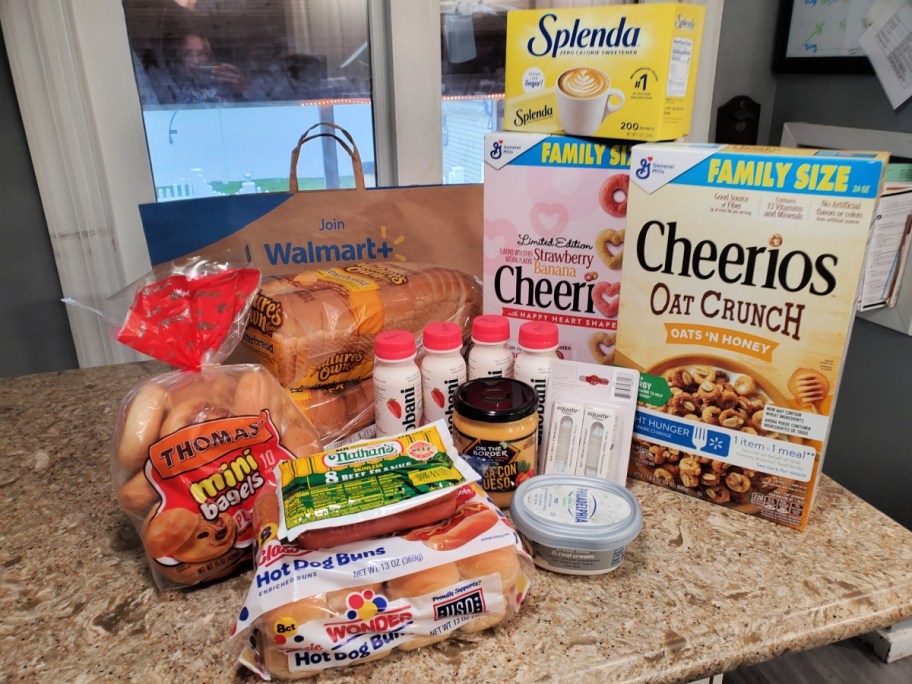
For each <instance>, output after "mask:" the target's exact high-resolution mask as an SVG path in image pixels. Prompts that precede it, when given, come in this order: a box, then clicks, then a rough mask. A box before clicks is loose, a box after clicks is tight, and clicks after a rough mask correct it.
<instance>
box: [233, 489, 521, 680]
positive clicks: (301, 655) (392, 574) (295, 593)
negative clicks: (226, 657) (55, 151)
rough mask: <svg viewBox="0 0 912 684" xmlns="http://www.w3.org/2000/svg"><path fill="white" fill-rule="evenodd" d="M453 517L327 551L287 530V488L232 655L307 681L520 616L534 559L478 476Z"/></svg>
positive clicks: (258, 512)
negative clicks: (307, 545)
mask: <svg viewBox="0 0 912 684" xmlns="http://www.w3.org/2000/svg"><path fill="white" fill-rule="evenodd" d="M457 500H458V505H457V508H456V512H455V513H454V515H452V516H451V517H449V518H447V519H446V520H443V521H441V522H439V523H436V524H433V525H427V526H424V527H419V528H415V529H412V530H410V531H408V532H404V533H401V534H399V535H396V536H388V537H381V538H374V539H367V540H361V541H358V542H354V543H351V544H344V545H341V546H336V547H332V548H327V549H321V550H318V551H307V550H302V549H301V548H299V547H297V546H295V545H292V544H288V543H287V542H285V541H284V540H282V539H281V538H280V537H279V536H278V530H279V510H278V500H277V499H276V498H275V497H261V498H260V499H259V500H258V501H257V504H256V507H255V509H254V526H255V527H256V529H257V530H258V533H257V550H256V565H257V567H256V571H255V573H254V577H253V582H252V583H251V586H250V590H249V592H248V594H247V598H246V599H245V601H244V605H243V606H242V608H241V611H240V613H239V615H238V620H237V623H236V625H235V628H234V631H233V632H232V636H231V640H230V649H231V652H232V655H233V656H234V657H236V658H238V660H239V661H240V662H241V663H243V664H244V665H245V666H246V667H248V668H250V669H251V670H253V671H254V672H256V673H258V674H259V675H260V676H262V677H263V678H264V679H269V678H271V677H282V678H286V679H297V678H302V677H309V676H312V675H315V674H318V673H319V672H321V671H323V670H326V669H329V668H336V667H342V666H345V665H350V664H354V663H365V662H369V661H372V660H377V659H380V658H384V657H386V656H388V655H390V654H392V653H393V652H394V651H397V650H400V651H410V650H413V649H416V648H419V647H421V646H426V645H428V644H432V643H435V642H438V641H442V640H444V639H447V638H450V637H454V636H455V637H458V636H460V635H465V634H468V633H473V632H478V631H481V630H483V629H486V628H488V627H492V626H493V625H496V624H498V623H499V622H501V621H504V620H507V619H509V618H511V617H512V616H513V615H514V614H515V613H516V612H517V611H518V610H519V607H520V605H521V604H522V602H523V599H524V598H525V596H526V594H527V592H528V589H529V585H530V580H531V578H532V573H533V569H532V563H531V560H530V559H529V557H528V556H527V555H526V553H525V552H524V551H523V549H522V546H521V545H520V543H519V541H518V538H517V536H516V533H515V532H514V530H513V527H512V526H511V525H510V524H509V523H508V522H507V520H506V518H504V516H503V514H501V512H500V511H499V510H498V508H497V507H496V506H495V505H494V504H493V503H492V502H491V500H490V499H488V498H487V497H486V496H485V494H484V492H483V491H482V490H481V488H480V487H479V486H478V485H477V484H467V485H463V486H462V487H460V488H459V490H458V495H457Z"/></svg>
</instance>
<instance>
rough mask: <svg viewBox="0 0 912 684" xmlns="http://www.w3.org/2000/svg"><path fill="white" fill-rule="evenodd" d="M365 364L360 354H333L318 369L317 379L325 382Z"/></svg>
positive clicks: (362, 355)
mask: <svg viewBox="0 0 912 684" xmlns="http://www.w3.org/2000/svg"><path fill="white" fill-rule="evenodd" d="M363 362H364V354H362V353H360V352H342V353H339V354H333V355H332V356H330V357H329V358H328V359H326V361H324V362H323V363H321V364H320V365H319V366H318V367H317V377H318V378H319V379H320V381H322V382H325V381H327V380H329V379H330V378H332V377H333V376H335V375H342V374H343V373H348V372H349V371H351V370H354V369H355V368H357V367H358V366H359V365H360V364H362V363H363Z"/></svg>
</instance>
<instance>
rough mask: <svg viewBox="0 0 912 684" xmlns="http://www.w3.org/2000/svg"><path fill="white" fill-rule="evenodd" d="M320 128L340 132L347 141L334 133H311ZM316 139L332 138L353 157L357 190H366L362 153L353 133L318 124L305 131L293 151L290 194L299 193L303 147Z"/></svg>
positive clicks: (329, 124)
mask: <svg viewBox="0 0 912 684" xmlns="http://www.w3.org/2000/svg"><path fill="white" fill-rule="evenodd" d="M320 126H327V127H329V128H333V129H335V130H337V131H339V133H341V134H342V136H344V138H345V139H344V140H343V138H341V137H339V136H338V135H336V134H335V133H332V132H329V133H322V132H321V133H311V131H313V130H314V129H315V128H319V127H320ZM316 138H332V139H333V140H335V141H336V142H337V143H339V145H341V146H342V149H344V150H345V151H346V152H348V156H349V157H351V160H352V171H353V172H354V174H355V189H356V190H364V169H363V168H362V166H361V153H360V152H358V146H357V145H356V144H355V139H354V138H352V136H351V133H349V132H348V131H346V130H345V129H344V128H342V127H341V126H337V125H336V124H332V123H317V124H314V125H313V126H311V127H310V128H308V129H307V130H306V131H304V134H303V135H302V136H301V137H300V138H299V139H298V144H297V145H296V146H295V148H294V149H293V150H292V151H291V172H290V173H289V174H288V192H291V193H295V192H298V158H299V157H300V155H301V146H302V145H304V143H306V142H308V141H309V140H315V139H316Z"/></svg>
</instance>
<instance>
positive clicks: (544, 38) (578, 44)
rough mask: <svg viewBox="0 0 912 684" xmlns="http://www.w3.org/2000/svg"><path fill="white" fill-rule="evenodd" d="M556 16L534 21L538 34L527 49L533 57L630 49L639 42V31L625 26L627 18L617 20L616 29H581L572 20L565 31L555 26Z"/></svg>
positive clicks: (583, 27) (546, 15)
mask: <svg viewBox="0 0 912 684" xmlns="http://www.w3.org/2000/svg"><path fill="white" fill-rule="evenodd" d="M557 24H558V18H557V15H556V14H551V13H548V14H544V15H542V18H541V19H539V21H538V31H539V35H536V36H533V37H532V38H530V39H529V43H528V45H527V48H528V50H529V53H530V54H532V55H534V56H535V57H544V56H545V55H549V54H550V55H551V57H557V56H558V54H559V53H560V52H571V51H573V50H591V49H593V48H631V47H636V46H637V43H638V42H639V39H640V29H639V27H635V26H627V17H621V20H620V21H619V22H618V24H617V26H612V27H607V26H582V25H581V22H580V19H576V20H574V22H573V25H572V26H571V27H569V28H567V27H559V26H558V25H557Z"/></svg>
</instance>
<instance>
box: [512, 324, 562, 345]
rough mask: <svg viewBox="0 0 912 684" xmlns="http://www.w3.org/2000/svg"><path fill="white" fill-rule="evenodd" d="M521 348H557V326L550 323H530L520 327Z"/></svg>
mask: <svg viewBox="0 0 912 684" xmlns="http://www.w3.org/2000/svg"><path fill="white" fill-rule="evenodd" d="M519 346H520V347H522V348H523V349H554V348H555V347H557V326H556V325H554V323H549V322H548V321H536V322H532V321H529V322H528V323H523V324H522V325H521V326H519Z"/></svg>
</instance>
